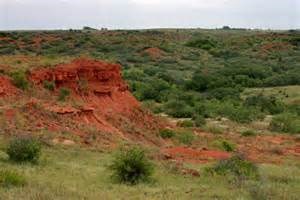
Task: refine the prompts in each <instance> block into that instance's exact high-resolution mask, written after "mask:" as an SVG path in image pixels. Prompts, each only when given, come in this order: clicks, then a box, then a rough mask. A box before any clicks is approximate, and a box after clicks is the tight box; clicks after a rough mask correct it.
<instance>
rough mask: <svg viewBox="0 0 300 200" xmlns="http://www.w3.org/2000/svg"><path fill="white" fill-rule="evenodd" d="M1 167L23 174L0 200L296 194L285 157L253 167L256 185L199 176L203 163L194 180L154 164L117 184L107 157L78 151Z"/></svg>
mask: <svg viewBox="0 0 300 200" xmlns="http://www.w3.org/2000/svg"><path fill="white" fill-rule="evenodd" d="M0 155H1V156H0V157H1V160H0V165H1V168H2V169H13V170H16V171H18V172H19V173H21V174H23V175H24V176H25V178H26V181H27V184H26V185H25V186H23V187H12V188H3V187H0V199H1V200H2V199H3V200H4V199H5V200H46V199H51V200H52V199H57V200H58V199H61V200H69V199H70V200H73V199H74V200H75V199H89V200H90V199H91V200H92V199H95V200H96V199H170V200H171V199H228V200H229V199H275V200H276V199H278V200H296V199H297V198H298V197H299V195H300V191H299V185H300V163H299V162H295V161H292V162H291V161H290V160H289V159H287V160H285V162H284V163H283V164H281V165H272V164H263V165H259V171H260V173H261V174H262V177H263V178H262V179H261V181H246V182H244V183H241V184H237V183H236V184H230V183H229V182H228V179H227V178H226V177H222V176H211V175H207V174H205V170H204V168H205V167H207V166H208V165H195V164H193V165H189V167H191V168H194V169H196V170H198V171H199V172H200V174H201V175H200V177H192V176H189V175H187V176H184V175H180V174H178V173H176V171H175V172H174V171H172V170H171V168H170V166H168V165H166V164H164V163H162V162H159V161H155V165H156V167H155V168H156V171H155V174H154V176H153V180H152V181H151V182H150V183H145V184H140V185H137V186H129V185H121V184H118V183H114V182H113V181H112V180H111V179H110V171H109V170H108V169H107V166H108V165H109V164H110V162H111V160H112V155H113V154H112V153H108V152H106V153H103V152H98V151H93V150H89V149H81V148H62V147H55V148H47V149H44V151H43V156H42V159H41V161H40V163H39V165H31V164H22V165H16V164H14V163H11V162H9V161H7V157H6V156H5V154H4V153H1V154H0Z"/></svg>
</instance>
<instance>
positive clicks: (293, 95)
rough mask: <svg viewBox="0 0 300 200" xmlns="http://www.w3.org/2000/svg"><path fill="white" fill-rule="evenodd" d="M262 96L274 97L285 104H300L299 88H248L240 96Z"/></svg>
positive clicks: (297, 86)
mask: <svg viewBox="0 0 300 200" xmlns="http://www.w3.org/2000/svg"><path fill="white" fill-rule="evenodd" d="M260 93H262V94H264V95H266V96H272V95H273V96H276V97H277V98H279V99H281V100H282V101H283V102H285V103H286V104H296V105H297V104H298V105H299V104H300V86H299V85H295V86H284V87H269V88H250V89H246V90H245V91H244V92H243V94H242V96H244V97H246V96H251V95H258V94H260Z"/></svg>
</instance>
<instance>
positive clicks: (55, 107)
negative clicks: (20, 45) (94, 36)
mask: <svg viewBox="0 0 300 200" xmlns="http://www.w3.org/2000/svg"><path fill="white" fill-rule="evenodd" d="M120 68H121V66H120V65H118V64H110V63H106V62H102V61H96V60H88V59H77V60H74V61H73V62H71V63H69V64H60V65H57V66H55V67H53V68H43V69H39V70H34V71H32V72H31V73H30V76H29V79H30V80H31V82H32V83H33V85H35V86H36V87H42V86H43V84H44V82H45V81H49V82H52V83H54V85H55V89H54V91H53V95H57V94H58V93H59V90H60V88H68V89H69V90H70V92H71V97H70V98H72V99H73V100H74V101H78V102H83V104H82V105H80V106H72V105H64V106H62V105H61V104H59V103H58V102H56V101H52V102H51V101H47V102H42V105H43V108H44V109H46V110H48V111H50V112H54V113H57V114H59V115H61V116H65V117H68V118H71V119H72V120H75V121H77V122H78V123H81V124H85V125H92V126H96V127H97V128H98V129H99V130H101V131H104V132H108V133H114V134H118V135H119V136H120V137H121V138H130V139H131V138H132V139H138V140H143V139H145V137H149V138H148V139H149V140H151V136H146V134H144V133H145V132H146V131H152V132H153V130H156V129H157V128H159V123H158V120H156V119H155V118H154V117H153V116H152V115H151V114H150V113H147V112H145V111H143V110H142V109H141V108H140V104H139V102H138V101H137V100H136V99H135V98H134V97H133V96H132V94H131V93H130V91H129V89H128V85H127V84H126V83H125V82H124V80H123V79H122V77H121V70H120ZM129 133H130V134H129ZM133 133H134V134H135V135H134V134H133ZM151 142H152V143H155V142H154V141H151Z"/></svg>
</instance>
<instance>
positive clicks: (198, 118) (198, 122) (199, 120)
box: [194, 115, 206, 127]
mask: <svg viewBox="0 0 300 200" xmlns="http://www.w3.org/2000/svg"><path fill="white" fill-rule="evenodd" d="M194 123H195V125H196V126H197V127H202V126H204V125H205V124H206V121H205V118H204V117H203V116H201V115H197V116H196V117H194Z"/></svg>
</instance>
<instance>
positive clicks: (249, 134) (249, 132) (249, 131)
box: [241, 130, 257, 137]
mask: <svg viewBox="0 0 300 200" xmlns="http://www.w3.org/2000/svg"><path fill="white" fill-rule="evenodd" d="M241 135H242V136H243V137H249V136H255V135H257V134H256V132H255V131H254V130H245V131H243V132H241Z"/></svg>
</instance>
